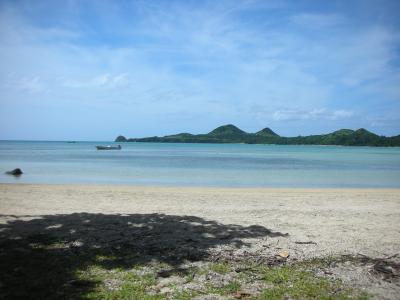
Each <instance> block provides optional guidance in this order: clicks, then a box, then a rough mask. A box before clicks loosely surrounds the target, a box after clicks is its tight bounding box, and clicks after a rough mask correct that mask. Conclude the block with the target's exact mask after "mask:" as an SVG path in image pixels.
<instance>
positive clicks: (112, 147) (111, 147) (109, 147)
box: [96, 145, 122, 150]
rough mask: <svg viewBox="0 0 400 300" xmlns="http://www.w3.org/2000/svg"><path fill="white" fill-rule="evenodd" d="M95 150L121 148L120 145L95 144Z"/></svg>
mask: <svg viewBox="0 0 400 300" xmlns="http://www.w3.org/2000/svg"><path fill="white" fill-rule="evenodd" d="M96 148H97V150H121V148H122V147H121V145H118V146H110V145H108V146H96Z"/></svg>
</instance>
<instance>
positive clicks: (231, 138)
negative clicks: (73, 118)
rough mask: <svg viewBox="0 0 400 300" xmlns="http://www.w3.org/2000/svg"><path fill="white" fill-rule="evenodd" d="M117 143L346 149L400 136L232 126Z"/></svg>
mask: <svg viewBox="0 0 400 300" xmlns="http://www.w3.org/2000/svg"><path fill="white" fill-rule="evenodd" d="M115 141H116V142H153V143H225V144H226V143H243V144H277V145H343V146H377V147H392V146H400V135H397V136H393V137H385V136H379V135H376V134H375V133H372V132H370V131H368V130H366V129H364V128H361V129H358V130H355V131H354V130H351V129H340V130H337V131H334V132H332V133H328V134H320V135H309V136H297V137H282V136H279V135H278V134H276V133H275V132H274V131H272V130H271V129H270V128H268V127H267V128H264V129H262V130H260V131H258V132H256V133H247V132H245V131H243V130H241V129H240V128H238V127H236V126H234V125H232V124H228V125H224V126H220V127H217V128H215V129H214V130H212V131H210V132H209V133H207V134H190V133H186V132H184V133H178V134H173V135H167V136H164V137H158V136H154V137H145V138H130V139H127V138H125V137H124V136H122V135H120V136H118V137H117V138H116V140H115Z"/></svg>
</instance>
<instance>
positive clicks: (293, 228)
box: [0, 184, 400, 257]
mask: <svg viewBox="0 0 400 300" xmlns="http://www.w3.org/2000/svg"><path fill="white" fill-rule="evenodd" d="M0 211H1V215H2V216H1V219H0V220H1V222H3V223H4V222H7V221H8V220H12V219H14V218H21V217H23V216H26V215H29V216H31V217H40V216H41V215H56V214H71V213H81V212H86V213H102V214H153V213H159V214H167V215H179V216H196V217H201V218H204V219H206V220H210V221H216V222H218V223H222V224H236V225H241V226H250V225H260V226H263V227H266V228H268V229H269V230H272V231H276V232H281V233H284V234H287V235H285V236H283V237H278V238H276V239H271V240H269V241H268V242H270V243H278V241H279V244H280V247H286V248H288V249H292V255H295V256H299V257H310V256H321V255H329V254H335V253H362V254H365V255H371V256H385V255H390V254H393V253H396V251H398V250H399V249H400V228H399V227H398V226H397V225H398V224H399V222H400V190H398V189H222V188H164V187H134V186H95V185H93V186H91V185H90V186H89V185H86V186H84V185H11V184H10V185H8V184H2V185H0ZM25 218H26V217H25ZM305 241H306V242H307V241H312V242H314V243H316V244H314V243H313V244H308V245H307V244H296V242H305ZM299 245H301V246H299Z"/></svg>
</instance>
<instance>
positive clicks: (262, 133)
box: [256, 127, 279, 136]
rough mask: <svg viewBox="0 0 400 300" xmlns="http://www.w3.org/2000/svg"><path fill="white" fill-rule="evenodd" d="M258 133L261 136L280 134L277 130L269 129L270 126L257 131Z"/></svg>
mask: <svg viewBox="0 0 400 300" xmlns="http://www.w3.org/2000/svg"><path fill="white" fill-rule="evenodd" d="M256 135H259V136H279V135H277V134H276V133H275V132H273V131H272V130H271V129H269V128H268V127H265V128H264V129H262V130H260V131H258V132H256Z"/></svg>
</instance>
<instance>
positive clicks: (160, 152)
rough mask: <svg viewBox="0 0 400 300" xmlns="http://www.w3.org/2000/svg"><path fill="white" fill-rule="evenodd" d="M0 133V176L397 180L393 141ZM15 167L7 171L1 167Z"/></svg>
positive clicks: (175, 181) (217, 183)
mask: <svg viewBox="0 0 400 300" xmlns="http://www.w3.org/2000/svg"><path fill="white" fill-rule="evenodd" d="M108 144H115V145H116V143H109V142H77V143H67V142H36V141H35V142H31V141H0V183H50V184H72V183H73V184H121V185H150V186H151V185H154V186H156V185H157V186H199V187H304V188H309V187H313V188H315V187H335V188H336V187H338V188H347V187H354V188H356V187H371V188H372V187H373V188H376V187H378V188H379V187H381V188H383V187H385V188H387V187H393V188H398V187H400V148H375V147H339V146H281V145H279V146H278V145H245V144H167V143H121V145H122V150H113V151H99V150H96V147H95V146H96V145H108ZM14 168H21V169H22V171H23V172H24V174H23V175H22V176H20V177H13V176H10V175H6V174H4V172H5V171H8V170H12V169H14Z"/></svg>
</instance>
